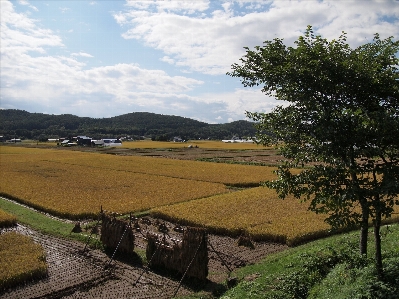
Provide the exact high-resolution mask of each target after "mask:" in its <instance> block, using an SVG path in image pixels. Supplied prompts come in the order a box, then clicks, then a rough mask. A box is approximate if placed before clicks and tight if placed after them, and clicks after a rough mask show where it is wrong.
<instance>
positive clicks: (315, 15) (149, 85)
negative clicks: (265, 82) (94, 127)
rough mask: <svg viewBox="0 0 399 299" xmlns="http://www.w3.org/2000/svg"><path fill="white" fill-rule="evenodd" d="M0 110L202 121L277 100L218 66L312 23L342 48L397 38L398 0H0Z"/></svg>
mask: <svg viewBox="0 0 399 299" xmlns="http://www.w3.org/2000/svg"><path fill="white" fill-rule="evenodd" d="M0 5H1V7H0V9H1V41H0V42H1V44H0V47H1V64H0V71H1V93H0V108H1V109H22V110H26V111H29V112H39V113H48V114H74V115H78V116H89V117H95V118H102V117H112V116H117V115H122V114H126V113H130V112H153V113H160V114H167V115H178V116H183V117H189V118H192V119H196V120H200V121H204V122H207V123H227V122H231V121H235V120H240V119H245V111H259V112H270V111H271V110H272V109H273V107H275V106H276V105H277V104H280V103H278V101H276V100H275V99H274V98H272V97H268V96H265V95H264V94H262V92H261V91H260V89H259V88H245V87H243V86H242V84H241V83H240V80H239V78H231V77H229V76H227V75H226V72H228V71H230V70H231V64H233V63H236V62H239V59H240V57H242V56H243V55H244V54H245V50H244V49H243V47H244V46H248V47H250V48H253V47H254V46H257V45H262V43H263V41H265V40H271V39H273V38H275V37H279V38H284V40H285V42H286V44H287V45H293V42H294V41H295V40H296V39H297V38H298V37H299V36H300V35H301V34H302V33H303V32H304V30H305V29H306V26H307V25H312V26H313V27H314V29H315V31H316V33H317V34H321V35H322V36H323V37H325V38H327V39H333V38H337V37H338V36H339V35H340V34H341V32H342V31H345V32H347V36H348V42H349V43H350V44H351V46H352V47H356V46H358V45H361V44H364V43H367V42H370V41H371V40H372V39H373V35H374V33H376V32H378V33H379V34H380V36H381V37H382V38H385V37H388V36H394V37H395V38H396V39H397V38H398V37H399V1H397V0H390V1H366V0H365V1H349V0H345V1H344V0H342V1H337V0H334V1H316V0H307V1H283V0H279V1H245V0H241V1H216V0H211V1H201V0H195V1H183V0H179V1H177V0H170V1H168V0H163V1H152V0H147V1H122V0H113V1H104V0H97V1H83V0H73V1H57V0H47V1H41V0H31V1H27V0H21V1H8V0H0Z"/></svg>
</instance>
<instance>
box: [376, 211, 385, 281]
mask: <svg viewBox="0 0 399 299" xmlns="http://www.w3.org/2000/svg"><path fill="white" fill-rule="evenodd" d="M380 228H381V210H380V209H379V207H378V206H377V207H376V216H375V220H374V241H375V267H376V269H377V276H378V279H379V280H382V279H383V278H384V270H383V267H382V254H381V235H380Z"/></svg>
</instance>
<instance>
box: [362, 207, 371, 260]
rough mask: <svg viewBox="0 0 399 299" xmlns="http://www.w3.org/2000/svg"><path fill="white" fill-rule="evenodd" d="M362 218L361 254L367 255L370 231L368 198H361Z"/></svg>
mask: <svg viewBox="0 0 399 299" xmlns="http://www.w3.org/2000/svg"><path fill="white" fill-rule="evenodd" d="M360 205H361V207H362V220H361V223H360V254H361V255H363V254H365V255H367V239H368V233H369V209H368V207H367V200H361V201H360Z"/></svg>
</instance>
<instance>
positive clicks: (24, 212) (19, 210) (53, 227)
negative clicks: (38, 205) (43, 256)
mask: <svg viewBox="0 0 399 299" xmlns="http://www.w3.org/2000/svg"><path fill="white" fill-rule="evenodd" d="M0 209H1V210H3V211H5V212H6V213H8V214H11V215H13V216H15V217H16V218H17V219H18V222H19V223H21V224H23V225H27V226H29V227H32V228H34V229H35V230H37V231H40V232H42V233H44V234H49V235H53V236H57V237H62V238H67V239H73V240H77V241H81V242H86V241H87V239H88V235H89V234H90V233H89V232H88V233H78V234H76V233H72V229H73V227H74V226H75V224H74V223H71V222H63V221H60V220H57V219H54V218H50V217H48V216H46V215H45V214H43V213H40V212H37V211H35V210H32V209H29V208H26V207H24V206H22V205H20V204H16V203H14V202H12V201H9V200H6V199H3V198H0ZM90 225H93V224H90ZM90 225H89V226H90ZM90 245H91V246H99V245H100V244H99V241H98V240H96V239H95V238H91V241H90Z"/></svg>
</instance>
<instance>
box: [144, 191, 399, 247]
mask: <svg viewBox="0 0 399 299" xmlns="http://www.w3.org/2000/svg"><path fill="white" fill-rule="evenodd" d="M396 210H397V211H398V212H399V207H397V209H396ZM151 213H152V214H153V215H154V216H161V217H163V218H166V219H169V220H173V221H177V222H180V223H186V224H191V225H201V226H205V227H207V228H209V230H210V231H213V232H216V233H228V234H233V235H239V234H241V233H243V232H245V233H249V234H250V235H251V237H252V238H253V239H255V240H272V241H278V242H283V243H286V244H287V245H290V246H292V245H296V244H299V243H301V242H305V241H309V240H313V239H316V238H317V237H321V236H325V235H327V234H328V230H329V228H330V227H329V225H327V224H326V223H325V222H324V219H325V218H326V215H322V214H315V213H314V212H311V211H308V204H307V203H306V202H304V203H303V202H300V201H299V200H297V199H295V198H293V197H287V198H286V199H284V200H282V199H279V198H278V196H277V194H276V192H275V190H271V189H268V188H266V187H258V188H252V189H247V190H243V191H238V192H234V193H229V194H223V195H216V196H211V197H208V198H203V199H199V200H195V201H191V202H186V203H179V204H174V205H169V206H164V207H158V208H154V209H152V211H151Z"/></svg>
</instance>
